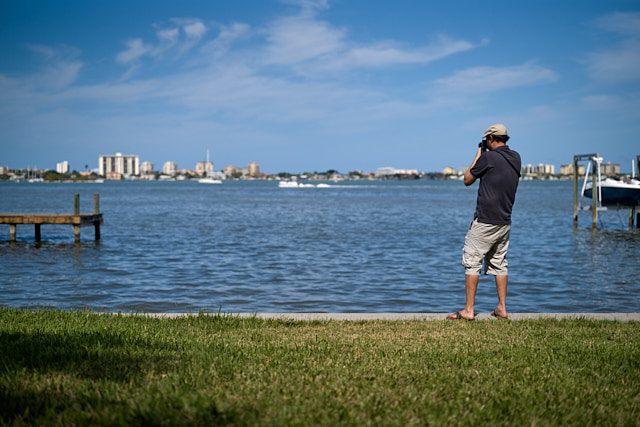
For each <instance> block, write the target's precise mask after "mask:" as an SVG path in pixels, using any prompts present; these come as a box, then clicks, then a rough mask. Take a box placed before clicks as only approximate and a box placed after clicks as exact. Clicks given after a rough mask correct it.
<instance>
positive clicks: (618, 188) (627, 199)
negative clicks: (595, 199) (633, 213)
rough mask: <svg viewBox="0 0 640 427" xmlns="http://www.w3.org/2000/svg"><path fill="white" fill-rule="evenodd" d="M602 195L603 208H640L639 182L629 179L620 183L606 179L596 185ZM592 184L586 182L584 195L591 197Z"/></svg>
mask: <svg viewBox="0 0 640 427" xmlns="http://www.w3.org/2000/svg"><path fill="white" fill-rule="evenodd" d="M598 185H599V186H600V192H601V195H602V200H601V203H602V205H603V206H629V207H631V206H640V181H639V180H637V179H631V180H629V181H620V180H619V179H615V178H606V179H604V180H601V181H600V183H599V184H598ZM592 187H593V184H592V183H591V182H588V183H587V184H586V185H585V189H584V195H585V196H586V197H589V198H591V197H592V193H593V191H592Z"/></svg>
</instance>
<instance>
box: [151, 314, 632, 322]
mask: <svg viewBox="0 0 640 427" xmlns="http://www.w3.org/2000/svg"><path fill="white" fill-rule="evenodd" d="M205 314H207V315H216V314H217V313H205ZM220 314H221V315H224V316H236V317H244V318H254V317H255V318H258V319H290V320H303V321H313V320H323V321H327V320H349V321H362V320H445V319H446V317H447V314H448V313H220ZM139 315H146V316H150V317H162V318H177V317H185V316H197V315H198V313H148V314H146V313H140V314H139ZM509 319H510V320H529V319H589V320H615V321H619V322H640V313H509ZM476 320H501V319H496V318H495V317H492V316H491V315H490V314H489V313H479V314H477V315H476Z"/></svg>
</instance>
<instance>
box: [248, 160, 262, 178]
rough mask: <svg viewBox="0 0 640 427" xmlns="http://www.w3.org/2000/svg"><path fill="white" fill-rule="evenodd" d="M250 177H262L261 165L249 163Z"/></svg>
mask: <svg viewBox="0 0 640 427" xmlns="http://www.w3.org/2000/svg"><path fill="white" fill-rule="evenodd" d="M247 169H248V172H249V176H259V175H260V164H258V163H256V162H251V163H249V166H248V167H247Z"/></svg>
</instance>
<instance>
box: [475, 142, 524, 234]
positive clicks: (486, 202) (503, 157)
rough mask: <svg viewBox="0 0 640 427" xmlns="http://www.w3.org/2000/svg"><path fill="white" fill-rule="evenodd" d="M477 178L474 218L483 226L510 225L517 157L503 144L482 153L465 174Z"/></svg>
mask: <svg viewBox="0 0 640 427" xmlns="http://www.w3.org/2000/svg"><path fill="white" fill-rule="evenodd" d="M469 173H471V175H473V176H474V177H475V178H478V179H480V187H479V188H478V200H477V202H476V213H475V218H477V219H478V222H483V223H485V224H511V209H512V208H513V203H514V202H515V200H516V190H517V189H518V181H519V178H520V155H519V154H518V153H517V152H515V151H513V150H511V149H509V147H508V146H507V145H505V146H500V147H498V148H497V149H495V150H493V151H487V152H484V153H482V155H481V156H480V158H479V159H478V161H477V162H476V164H475V165H474V166H473V168H471V170H470V171H469Z"/></svg>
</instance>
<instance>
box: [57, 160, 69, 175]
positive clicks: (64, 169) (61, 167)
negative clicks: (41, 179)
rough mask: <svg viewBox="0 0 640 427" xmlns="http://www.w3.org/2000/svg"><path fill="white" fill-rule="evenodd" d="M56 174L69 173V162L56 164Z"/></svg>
mask: <svg viewBox="0 0 640 427" xmlns="http://www.w3.org/2000/svg"><path fill="white" fill-rule="evenodd" d="M56 172H58V173H69V162H68V161H66V160H65V161H64V162H60V163H56Z"/></svg>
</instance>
